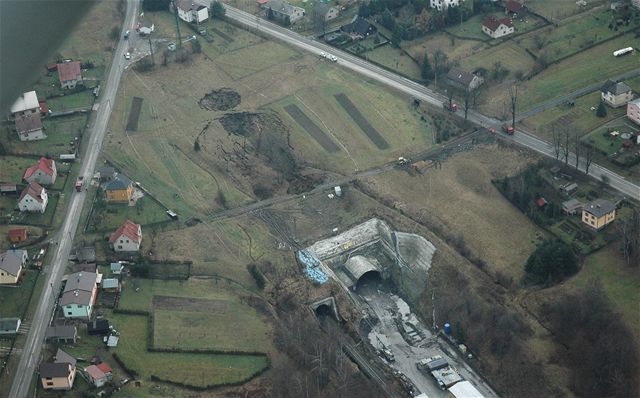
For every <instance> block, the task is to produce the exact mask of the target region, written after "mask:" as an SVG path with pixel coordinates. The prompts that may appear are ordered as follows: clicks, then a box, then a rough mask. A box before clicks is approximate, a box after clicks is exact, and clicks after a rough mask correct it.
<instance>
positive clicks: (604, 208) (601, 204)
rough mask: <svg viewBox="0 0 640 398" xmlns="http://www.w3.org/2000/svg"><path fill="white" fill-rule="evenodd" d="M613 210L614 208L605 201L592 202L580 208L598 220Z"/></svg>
mask: <svg viewBox="0 0 640 398" xmlns="http://www.w3.org/2000/svg"><path fill="white" fill-rule="evenodd" d="M615 209H616V206H615V205H614V204H613V203H611V202H609V201H608V200H606V199H596V200H593V201H591V202H589V203H587V204H586V205H584V207H583V208H582V210H584V211H586V212H588V213H591V214H593V215H594V216H596V217H598V218H600V217H602V216H604V215H605V214H607V213H611V212H612V211H614V210H615Z"/></svg>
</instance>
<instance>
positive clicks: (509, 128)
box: [502, 124, 516, 135]
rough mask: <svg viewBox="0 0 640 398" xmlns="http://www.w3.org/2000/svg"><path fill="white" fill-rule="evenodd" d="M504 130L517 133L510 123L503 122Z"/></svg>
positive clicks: (509, 133)
mask: <svg viewBox="0 0 640 398" xmlns="http://www.w3.org/2000/svg"><path fill="white" fill-rule="evenodd" d="M502 131H504V132H505V133H507V134H508V135H513V133H515V131H516V129H514V128H513V126H509V125H508V124H503V125H502Z"/></svg>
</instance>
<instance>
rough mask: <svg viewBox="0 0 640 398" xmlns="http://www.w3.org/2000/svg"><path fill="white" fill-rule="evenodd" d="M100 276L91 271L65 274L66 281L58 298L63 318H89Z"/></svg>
mask: <svg viewBox="0 0 640 398" xmlns="http://www.w3.org/2000/svg"><path fill="white" fill-rule="evenodd" d="M101 276H102V275H100V274H96V273H93V272H76V273H75V274H71V275H68V276H67V283H66V285H65V286H64V291H63V293H62V297H61V298H60V306H61V307H62V311H63V313H64V317H65V318H81V319H89V318H91V313H92V311H93V305H94V303H95V301H96V296H97V294H98V280H99V277H101Z"/></svg>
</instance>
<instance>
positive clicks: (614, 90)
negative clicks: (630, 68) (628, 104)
mask: <svg viewBox="0 0 640 398" xmlns="http://www.w3.org/2000/svg"><path fill="white" fill-rule="evenodd" d="M600 91H602V92H603V93H605V94H606V93H611V94H613V95H620V94H624V93H628V92H629V91H633V90H632V89H631V87H629V86H627V85H626V84H625V83H624V82H614V81H613V80H607V82H606V83H605V84H604V85H603V86H602V88H601V89H600Z"/></svg>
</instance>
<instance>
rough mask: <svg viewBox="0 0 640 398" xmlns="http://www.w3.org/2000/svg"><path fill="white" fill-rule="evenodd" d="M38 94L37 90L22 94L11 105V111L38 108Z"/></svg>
mask: <svg viewBox="0 0 640 398" xmlns="http://www.w3.org/2000/svg"><path fill="white" fill-rule="evenodd" d="M38 107H39V104H38V96H37V95H36V92H35V91H29V92H27V93H24V94H22V95H21V96H20V97H18V99H17V100H16V102H14V103H13V105H12V106H11V113H17V112H23V111H26V110H28V109H35V108H38Z"/></svg>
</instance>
